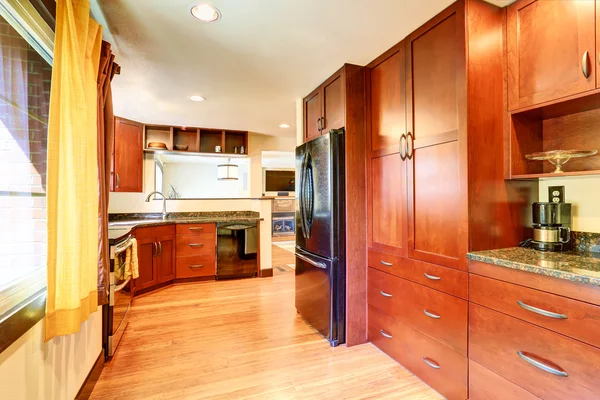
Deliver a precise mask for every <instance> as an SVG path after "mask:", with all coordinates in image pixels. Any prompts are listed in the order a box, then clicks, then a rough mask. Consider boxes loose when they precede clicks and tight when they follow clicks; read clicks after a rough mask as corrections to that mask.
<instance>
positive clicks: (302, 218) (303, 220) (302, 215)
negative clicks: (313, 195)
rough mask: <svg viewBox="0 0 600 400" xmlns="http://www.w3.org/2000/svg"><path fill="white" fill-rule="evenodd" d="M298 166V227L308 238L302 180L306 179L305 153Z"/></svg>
mask: <svg viewBox="0 0 600 400" xmlns="http://www.w3.org/2000/svg"><path fill="white" fill-rule="evenodd" d="M300 168H301V169H300V186H299V189H300V193H298V201H299V208H300V228H302V236H304V238H305V239H308V237H307V232H306V217H305V213H306V211H305V205H304V182H305V180H306V178H305V175H304V171H305V170H306V154H304V157H303V158H302V166H301V167H300Z"/></svg>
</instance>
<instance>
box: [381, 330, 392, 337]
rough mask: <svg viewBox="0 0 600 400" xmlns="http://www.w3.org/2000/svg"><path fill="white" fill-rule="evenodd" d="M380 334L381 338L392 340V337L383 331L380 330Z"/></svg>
mask: <svg viewBox="0 0 600 400" xmlns="http://www.w3.org/2000/svg"><path fill="white" fill-rule="evenodd" d="M379 332H381V336H383V337H385V338H388V339H391V338H392V335H390V334H389V333H386V332H385V331H384V330H383V329H380V330H379Z"/></svg>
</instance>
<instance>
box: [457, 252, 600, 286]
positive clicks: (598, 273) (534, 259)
mask: <svg viewBox="0 0 600 400" xmlns="http://www.w3.org/2000/svg"><path fill="white" fill-rule="evenodd" d="M467 258H468V259H470V260H475V261H481V262H484V263H488V264H494V265H500V266H503V267H507V268H513V269H518V270H521V271H527V272H533V273H536V274H541V275H547V276H552V277H555V278H560V279H566V280H570V281H574V282H579V283H586V284H589V285H596V286H600V253H591V252H565V253H552V252H542V251H537V250H533V249H527V248H522V247H510V248H506V249H498V250H486V251H476V252H472V253H467Z"/></svg>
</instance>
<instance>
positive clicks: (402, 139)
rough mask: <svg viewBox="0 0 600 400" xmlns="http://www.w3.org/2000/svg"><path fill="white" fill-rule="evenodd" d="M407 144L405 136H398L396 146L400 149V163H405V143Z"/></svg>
mask: <svg viewBox="0 0 600 400" xmlns="http://www.w3.org/2000/svg"><path fill="white" fill-rule="evenodd" d="M405 142H408V139H407V138H406V134H404V133H403V134H402V135H400V143H399V144H398V146H399V147H400V149H399V150H400V159H401V160H402V161H406V143H405Z"/></svg>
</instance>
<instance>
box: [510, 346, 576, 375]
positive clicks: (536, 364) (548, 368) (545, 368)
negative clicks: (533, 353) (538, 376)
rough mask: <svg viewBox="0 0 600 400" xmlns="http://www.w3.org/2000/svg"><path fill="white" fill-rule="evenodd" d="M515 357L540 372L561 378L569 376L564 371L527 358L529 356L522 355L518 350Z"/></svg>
mask: <svg viewBox="0 0 600 400" xmlns="http://www.w3.org/2000/svg"><path fill="white" fill-rule="evenodd" d="M517 355H518V356H519V357H521V358H522V359H523V360H524V361H525V362H528V363H529V364H531V365H533V366H534V367H537V368H539V369H541V370H542V371H546V372H549V373H551V374H552V375H556V376H563V377H567V376H569V374H568V373H567V372H566V371H561V370H559V369H556V368H552V367H551V366H549V365H546V364H544V363H543V362H540V361H538V360H536V359H534V358H533V357H529V356H527V355H525V354H523V352H522V351H520V350H517Z"/></svg>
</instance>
